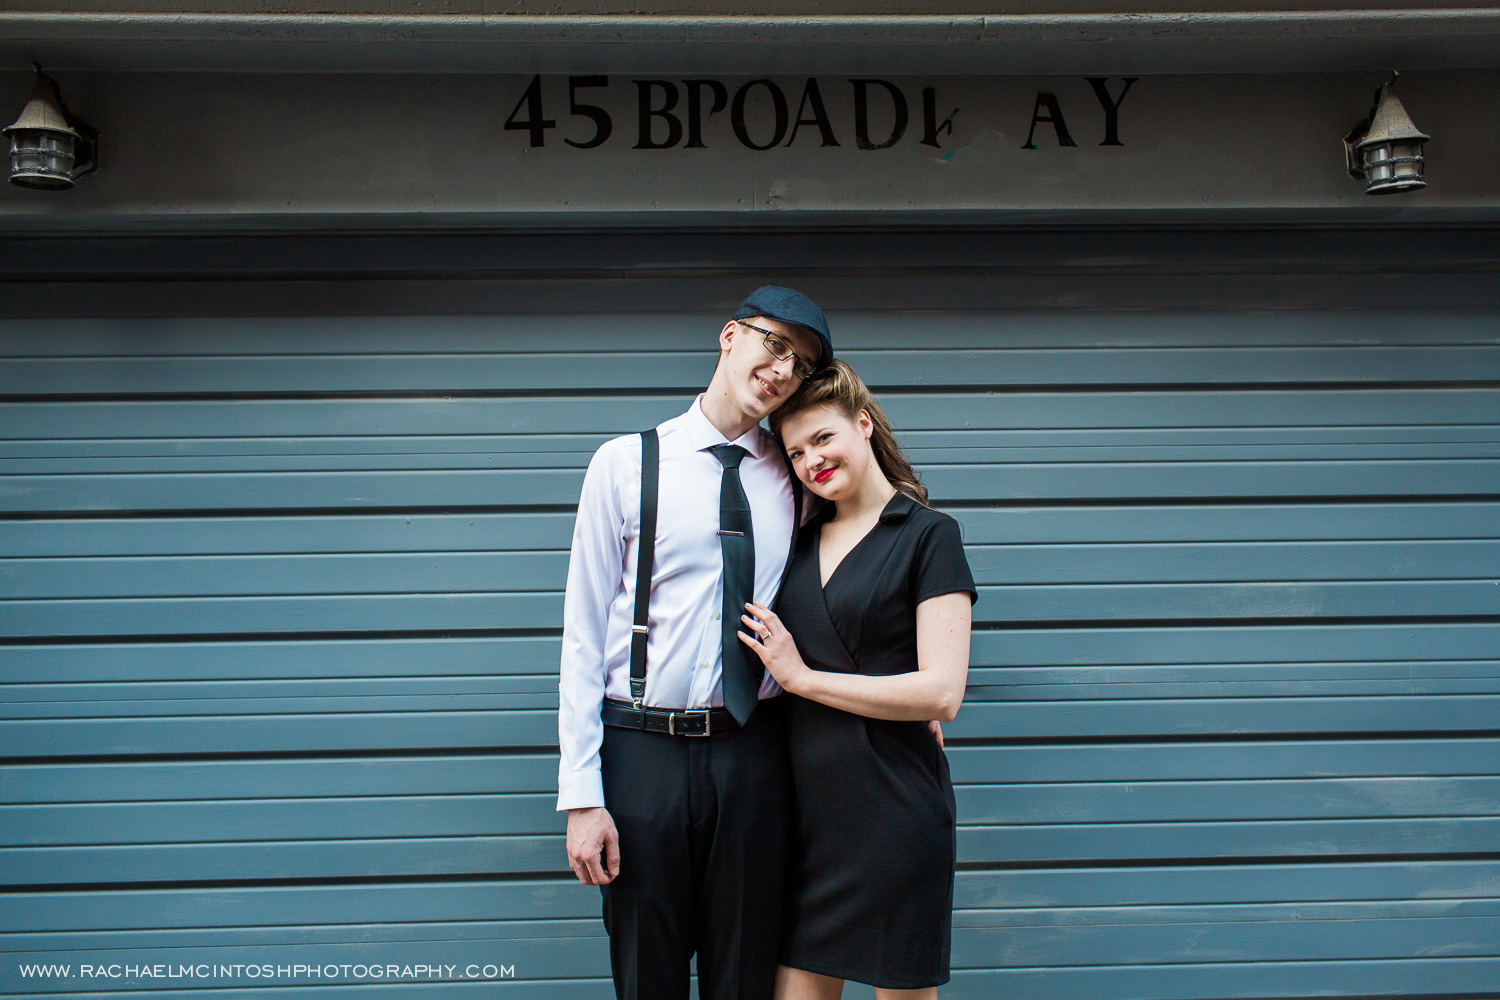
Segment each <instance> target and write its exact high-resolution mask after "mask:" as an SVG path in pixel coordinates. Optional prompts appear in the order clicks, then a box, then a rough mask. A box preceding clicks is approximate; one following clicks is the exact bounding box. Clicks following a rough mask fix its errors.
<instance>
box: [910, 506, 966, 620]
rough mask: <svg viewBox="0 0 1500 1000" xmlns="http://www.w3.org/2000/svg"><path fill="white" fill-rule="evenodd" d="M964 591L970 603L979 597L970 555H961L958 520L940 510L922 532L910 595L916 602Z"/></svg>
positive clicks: (962, 548) (913, 566)
mask: <svg viewBox="0 0 1500 1000" xmlns="http://www.w3.org/2000/svg"><path fill="white" fill-rule="evenodd" d="M961 590H962V591H967V592H968V594H969V603H970V604H973V603H974V602H975V601H977V600H979V591H978V590H976V589H975V587H974V574H973V573H971V572H969V559H968V557H967V556H965V555H964V543H963V537H962V535H961V534H960V533H959V528H958V522H957V521H955V520H954V519H953V518H952V517H950V516H948V515H947V514H942V513H939V514H938V515H937V518H936V519H935V520H934V522H933V524H932V525H930V526H929V527H928V528H927V529H926V530H925V531H923V532H922V540H921V542H920V543H919V544H918V546H917V551H916V558H915V559H914V560H913V561H912V596H913V598H914V599H915V601H916V603H917V604H921V603H922V602H923V601H925V600H927V599H928V598H929V597H939V596H941V595H943V594H952V593H956V592H958V591H961Z"/></svg>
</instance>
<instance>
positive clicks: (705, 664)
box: [698, 660, 708, 667]
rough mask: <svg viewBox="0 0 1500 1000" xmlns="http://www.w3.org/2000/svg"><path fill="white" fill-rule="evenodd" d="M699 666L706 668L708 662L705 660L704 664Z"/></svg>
mask: <svg viewBox="0 0 1500 1000" xmlns="http://www.w3.org/2000/svg"><path fill="white" fill-rule="evenodd" d="M698 666H700V667H706V666H708V661H707V660H704V661H703V662H702V663H700V664H698Z"/></svg>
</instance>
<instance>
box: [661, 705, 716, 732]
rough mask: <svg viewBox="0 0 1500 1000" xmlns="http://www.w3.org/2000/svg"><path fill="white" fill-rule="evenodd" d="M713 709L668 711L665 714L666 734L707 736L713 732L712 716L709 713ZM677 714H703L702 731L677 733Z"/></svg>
mask: <svg viewBox="0 0 1500 1000" xmlns="http://www.w3.org/2000/svg"><path fill="white" fill-rule="evenodd" d="M712 711H713V709H710V708H699V709H688V710H686V711H682V712H670V713H668V714H667V735H669V736H695V737H696V736H709V735H711V734H712V732H713V718H712V716H710V715H709V713H710V712H712ZM679 715H684V716H686V715H701V716H703V732H701V733H678V732H677V717H678V716H679Z"/></svg>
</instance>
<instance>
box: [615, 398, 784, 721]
mask: <svg viewBox="0 0 1500 1000" xmlns="http://www.w3.org/2000/svg"><path fill="white" fill-rule="evenodd" d="M782 457H783V458H785V457H786V453H785V452H783V453H782ZM787 475H788V476H789V477H790V478H791V482H792V543H791V547H790V548H789V549H788V550H787V554H786V566H785V567H783V569H782V572H781V582H782V583H785V582H786V574H787V572H788V571H790V570H791V568H792V554H793V553H794V552H796V551H797V528H798V526H799V524H800V523H801V521H802V483H800V482H799V481H798V480H797V476H796V473H794V472H793V471H792V466H791V462H790V461H788V462H787ZM660 480H661V443H660V442H659V441H658V440H657V437H656V428H654V427H653V428H651V429H650V430H649V431H641V544H640V552H639V553H638V554H637V556H636V565H635V624H633V625H631V627H630V701H631V704H632V705H634V706H635V707H636V708H640V707H641V704H642V702H643V701H644V699H645V697H646V639H647V636H648V634H649V629H648V628H647V625H646V618H647V615H648V613H649V611H650V607H651V571H652V569H653V568H654V567H655V565H656V508H657V494H658V493H659V492H660Z"/></svg>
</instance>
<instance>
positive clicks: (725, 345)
mask: <svg viewBox="0 0 1500 1000" xmlns="http://www.w3.org/2000/svg"><path fill="white" fill-rule="evenodd" d="M739 328H740V325H739V324H738V323H736V322H735V321H734V320H730V321H729V322H728V323H725V324H724V329H722V330H720V331H719V350H721V351H727V350H729V344H730V342H731V341H732V340H733V339H734V335H735V332H736V331H738V330H739Z"/></svg>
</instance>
